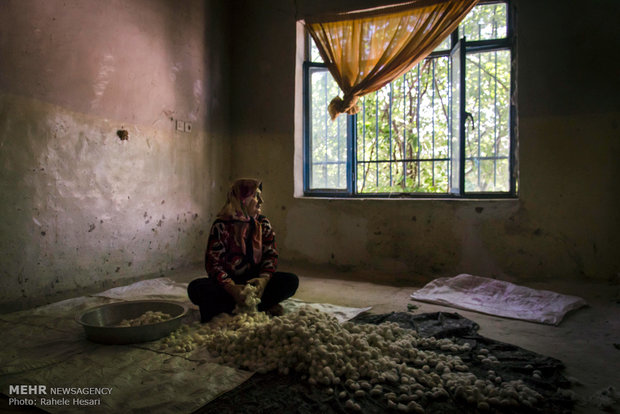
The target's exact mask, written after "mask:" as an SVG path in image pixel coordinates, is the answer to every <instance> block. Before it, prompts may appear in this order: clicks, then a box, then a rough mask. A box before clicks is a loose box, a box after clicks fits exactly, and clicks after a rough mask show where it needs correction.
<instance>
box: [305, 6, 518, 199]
mask: <svg viewBox="0 0 620 414" xmlns="http://www.w3.org/2000/svg"><path fill="white" fill-rule="evenodd" d="M512 20H513V18H512V11H511V8H510V5H509V3H508V2H507V1H490V2H482V3H479V4H478V5H477V6H476V7H474V8H473V9H472V11H471V12H470V13H469V14H468V15H467V16H466V18H465V19H464V20H463V22H461V24H460V25H459V27H458V29H457V30H455V32H454V33H452V35H451V36H450V37H449V38H448V39H446V40H445V41H444V42H442V44H441V45H440V46H439V47H437V48H436V50H435V51H434V52H433V53H431V54H430V55H429V56H428V57H427V58H426V59H425V60H424V61H423V62H421V63H420V64H419V65H417V66H416V67H414V68H413V69H411V70H410V71H409V72H407V73H406V74H405V75H403V76H401V77H400V78H398V79H396V80H394V81H392V82H391V83H390V84H388V85H386V86H385V87H384V88H382V89H381V90H379V91H376V92H373V93H371V94H369V95H366V96H364V97H362V98H360V100H359V101H358V107H359V108H360V111H359V112H358V113H357V114H355V115H344V114H342V115H340V116H339V117H337V118H336V120H335V121H332V120H331V119H330V117H329V114H328V113H327V105H328V104H329V101H330V100H331V99H332V98H333V97H334V96H336V95H338V94H339V93H340V94H341V92H340V90H339V88H338V86H337V85H336V83H335V81H334V80H333V78H332V76H331V75H330V73H329V71H328V70H327V68H326V65H325V64H324V63H322V62H321V58H320V56H319V54H318V52H317V50H316V47H315V46H314V44H313V42H312V39H311V38H310V36H307V44H308V47H307V48H306V50H307V52H306V61H305V62H304V194H305V195H308V196H328V197H332V196H346V197H441V198H445V197H456V198H484V197H492V198H502V197H516V194H517V168H516V162H515V160H516V140H515V128H514V125H515V119H516V111H515V108H514V105H513V104H512V101H513V100H512V99H511V98H512V95H513V92H514V77H513V73H512V68H513V67H514V53H513V38H514V35H513V30H512V26H513V25H512Z"/></svg>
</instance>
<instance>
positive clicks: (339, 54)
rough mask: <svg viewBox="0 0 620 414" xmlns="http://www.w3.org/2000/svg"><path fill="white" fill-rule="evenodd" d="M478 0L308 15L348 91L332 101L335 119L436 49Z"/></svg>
mask: <svg viewBox="0 0 620 414" xmlns="http://www.w3.org/2000/svg"><path fill="white" fill-rule="evenodd" d="M477 1H478V0H417V1H411V2H408V3H403V4H398V5H395V6H388V7H380V8H375V9H370V10H365V11H359V12H350V13H341V14H334V15H323V16H317V17H314V18H313V17H310V18H306V19H305V25H306V28H307V30H308V32H309V33H310V35H311V36H312V38H313V39H314V42H315V43H316V46H317V48H318V50H319V53H320V54H321V57H322V58H323V61H324V62H325V63H326V64H327V68H328V69H329V71H330V73H331V74H332V76H333V77H334V79H335V80H336V82H337V83H338V86H340V89H342V92H343V93H344V96H343V97H342V98H340V97H335V98H334V99H332V101H331V102H330V104H329V108H328V110H329V114H330V116H331V118H332V119H335V118H336V117H337V116H338V114H340V113H344V112H346V113H348V114H354V113H356V112H357V111H358V108H357V106H356V103H357V100H358V98H360V97H361V96H364V95H366V94H367V93H370V92H374V91H376V90H378V89H381V88H382V87H383V86H385V85H387V84H388V83H390V82H391V81H392V80H394V79H395V78H397V77H399V76H400V75H402V74H404V73H406V72H407V71H408V70H409V69H411V68H412V67H414V66H415V65H416V64H417V63H418V62H420V61H421V60H422V59H424V58H425V57H426V56H427V55H428V54H429V53H431V52H432V51H433V50H434V49H435V48H436V47H437V46H439V44H440V43H441V42H442V41H443V40H444V39H445V38H446V37H448V36H449V35H450V33H452V32H453V31H454V29H456V27H457V26H458V24H459V23H460V22H461V20H462V19H463V18H464V17H465V16H466V15H467V13H469V11H470V10H471V9H472V8H473V7H474V5H475V4H476V3H477Z"/></svg>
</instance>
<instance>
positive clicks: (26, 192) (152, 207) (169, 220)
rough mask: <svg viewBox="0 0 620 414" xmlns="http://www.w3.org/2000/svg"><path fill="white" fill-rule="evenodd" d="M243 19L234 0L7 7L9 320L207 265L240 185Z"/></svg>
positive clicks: (4, 163)
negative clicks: (237, 63)
mask: <svg viewBox="0 0 620 414" xmlns="http://www.w3.org/2000/svg"><path fill="white" fill-rule="evenodd" d="M228 19H229V14H228V7H227V6H226V5H225V3H222V2H220V1H201V0H188V1H182V2H179V1H175V0H132V1H124V0H106V1H99V0H65V1H61V0H45V1H43V0H3V1H2V2H0V168H1V173H0V174H1V176H0V190H1V192H0V264H1V266H0V305H2V307H9V308H10V307H13V308H14V307H24V306H27V304H28V303H29V302H36V301H40V297H41V296H45V297H47V298H48V300H52V299H54V298H56V296H57V295H58V294H61V293H63V292H68V291H70V290H72V289H77V288H90V289H91V290H92V289H101V288H103V287H109V286H113V285H115V284H119V283H121V282H123V281H127V280H128V279H131V278H133V277H137V276H140V275H145V274H159V273H161V272H165V271H169V270H170V269H173V268H178V267H181V266H184V265H187V264H188V263H195V262H199V261H201V260H202V258H203V254H204V250H203V249H204V245H205V241H206V233H207V232H208V228H209V225H210V222H211V220H212V217H213V214H214V213H215V212H216V211H217V209H218V207H220V205H221V203H222V201H223V198H222V194H223V192H224V188H222V187H221V185H224V187H225V186H226V184H227V182H228V177H229V162H230V157H229V155H230V143H229V133H228V115H229V113H228V111H229V90H228V84H229V65H230V62H229V50H230V46H229V44H228V38H227V35H228V30H229V27H230V25H229V21H228ZM176 119H180V120H183V121H191V123H192V125H193V130H192V131H191V132H190V133H185V132H183V133H182V132H177V131H175V127H174V126H175V122H174V121H175V120H176ZM121 129H123V130H126V131H127V132H128V134H129V139H128V140H121V139H120V138H119V137H118V136H117V131H118V130H121Z"/></svg>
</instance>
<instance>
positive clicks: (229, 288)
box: [224, 280, 245, 305]
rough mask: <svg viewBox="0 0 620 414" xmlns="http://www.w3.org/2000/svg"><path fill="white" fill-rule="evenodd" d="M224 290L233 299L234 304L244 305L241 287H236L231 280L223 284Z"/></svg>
mask: <svg viewBox="0 0 620 414" xmlns="http://www.w3.org/2000/svg"><path fill="white" fill-rule="evenodd" d="M224 290H225V291H226V293H228V294H229V295H230V296H232V297H233V299H234V300H235V303H237V304H238V305H243V304H244V303H245V295H244V294H243V285H237V284H236V283H235V282H233V281H232V280H229V281H227V282H226V283H224Z"/></svg>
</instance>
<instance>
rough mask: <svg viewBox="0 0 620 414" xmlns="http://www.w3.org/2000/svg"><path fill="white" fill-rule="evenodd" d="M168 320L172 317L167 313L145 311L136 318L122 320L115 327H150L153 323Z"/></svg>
mask: <svg viewBox="0 0 620 414" xmlns="http://www.w3.org/2000/svg"><path fill="white" fill-rule="evenodd" d="M170 318H172V316H171V315H168V314H167V313H163V312H160V311H146V312H145V313H143V314H142V315H140V316H138V317H137V318H133V319H123V320H122V321H120V322H119V323H118V325H115V326H122V327H128V326H142V325H150V324H153V323H158V322H163V321H166V320H168V319H170Z"/></svg>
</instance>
